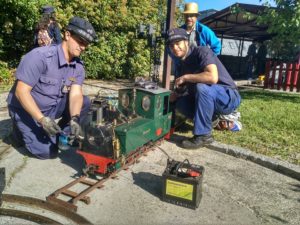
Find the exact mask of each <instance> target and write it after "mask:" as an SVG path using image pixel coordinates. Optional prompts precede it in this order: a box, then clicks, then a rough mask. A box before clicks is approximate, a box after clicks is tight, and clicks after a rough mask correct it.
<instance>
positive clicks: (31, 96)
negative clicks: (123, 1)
mask: <svg viewBox="0 0 300 225" xmlns="http://www.w3.org/2000/svg"><path fill="white" fill-rule="evenodd" d="M96 38H97V37H96V33H95V30H94V28H93V26H92V25H91V24H90V23H89V22H88V21H86V20H84V19H82V18H80V17H73V18H72V19H71V20H70V21H69V24H68V26H67V27H66V29H65V32H64V39H63V41H62V43H61V44H58V45H50V46H44V47H40V48H34V49H33V50H31V51H30V52H29V53H27V54H26V55H25V56H24V57H23V58H22V60H21V62H20V64H19V66H18V68H17V71H16V81H15V83H14V85H13V87H12V89H11V90H10V92H9V95H8V97H7V103H8V110H9V115H10V117H11V120H12V127H13V133H12V135H13V136H12V138H13V140H14V141H20V140H22V141H23V144H24V145H25V147H26V149H27V150H28V151H29V152H31V153H32V154H33V155H34V156H36V157H37V158H40V159H48V158H53V157H56V156H57V153H58V145H57V142H58V137H59V135H60V134H62V133H63V134H66V135H69V136H70V137H73V138H75V137H78V135H79V132H80V126H79V122H80V120H81V119H82V118H83V117H84V116H85V115H86V114H87V112H88V110H89V107H90V100H89V98H88V97H86V96H83V94H82V84H83V81H84V77H85V69H84V66H83V62H82V61H81V60H80V59H79V56H80V54H81V53H82V52H83V51H84V50H85V49H86V48H87V47H88V45H89V44H90V43H92V42H94V41H95V40H96ZM59 118H60V121H59V122H58V123H56V121H55V120H56V119H59ZM19 144H21V143H20V142H19Z"/></svg>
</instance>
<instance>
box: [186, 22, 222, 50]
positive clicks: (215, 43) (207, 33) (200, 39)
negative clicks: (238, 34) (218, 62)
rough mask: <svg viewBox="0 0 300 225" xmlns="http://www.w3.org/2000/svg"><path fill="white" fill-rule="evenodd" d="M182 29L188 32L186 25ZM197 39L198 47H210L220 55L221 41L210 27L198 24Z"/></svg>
mask: <svg viewBox="0 0 300 225" xmlns="http://www.w3.org/2000/svg"><path fill="white" fill-rule="evenodd" d="M181 28H183V29H185V30H186V25H185V24H184V25H183V26H181ZM196 38H197V44H198V46H210V48H211V50H212V51H213V52H214V53H215V54H216V55H219V54H220V52H221V42H220V40H219V39H218V38H217V36H216V35H215V33H214V32H213V31H212V30H211V29H210V28H209V27H208V26H205V25H203V24H201V23H200V22H199V21H197V22H196Z"/></svg>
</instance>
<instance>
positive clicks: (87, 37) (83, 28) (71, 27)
mask: <svg viewBox="0 0 300 225" xmlns="http://www.w3.org/2000/svg"><path fill="white" fill-rule="evenodd" d="M66 30H68V31H70V32H72V33H74V34H76V35H77V36H78V37H79V38H81V39H83V40H84V41H85V42H87V43H91V42H96V41H97V35H96V32H95V30H94V28H93V26H92V24H90V23H89V22H88V21H87V20H84V19H82V18H80V17H77V16H75V17H73V18H72V19H70V21H69V24H68V26H67V28H66Z"/></svg>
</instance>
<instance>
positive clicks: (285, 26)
mask: <svg viewBox="0 0 300 225" xmlns="http://www.w3.org/2000/svg"><path fill="white" fill-rule="evenodd" d="M274 2H275V3H276V5H277V7H276V8H274V7H270V1H268V0H265V1H264V5H266V6H268V8H267V9H266V10H265V11H264V13H262V14H261V15H260V16H259V17H258V18H257V22H258V23H259V24H267V25H268V27H269V28H268V32H269V33H272V34H275V36H274V37H273V38H272V41H271V46H272V49H273V50H274V51H275V54H276V55H278V56H280V57H281V58H284V59H292V58H293V57H294V55H295V53H296V52H297V51H299V50H300V49H299V46H300V1H299V0H274Z"/></svg>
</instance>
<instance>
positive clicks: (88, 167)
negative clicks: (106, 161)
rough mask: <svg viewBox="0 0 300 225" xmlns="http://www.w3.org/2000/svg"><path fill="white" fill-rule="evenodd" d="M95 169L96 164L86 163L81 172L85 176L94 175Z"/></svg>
mask: <svg viewBox="0 0 300 225" xmlns="http://www.w3.org/2000/svg"><path fill="white" fill-rule="evenodd" d="M96 169H97V166H96V165H94V164H90V165H86V166H85V167H84V168H83V169H82V172H83V174H84V175H86V176H95V171H96Z"/></svg>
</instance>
